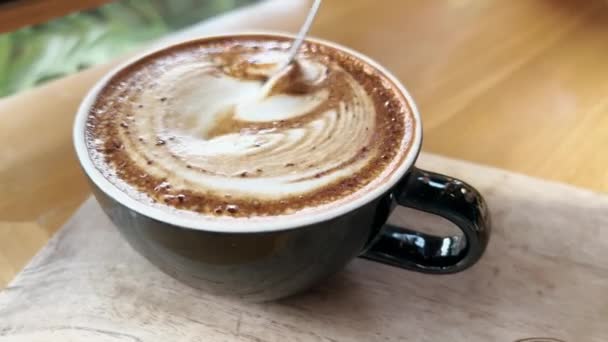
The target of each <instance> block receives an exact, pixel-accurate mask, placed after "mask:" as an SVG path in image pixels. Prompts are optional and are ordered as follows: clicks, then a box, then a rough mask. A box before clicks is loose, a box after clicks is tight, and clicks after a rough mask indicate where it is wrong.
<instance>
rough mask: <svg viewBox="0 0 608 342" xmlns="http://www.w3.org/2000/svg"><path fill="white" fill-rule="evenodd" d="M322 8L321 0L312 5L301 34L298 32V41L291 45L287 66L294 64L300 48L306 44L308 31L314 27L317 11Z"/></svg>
mask: <svg viewBox="0 0 608 342" xmlns="http://www.w3.org/2000/svg"><path fill="white" fill-rule="evenodd" d="M320 6H321V0H315V1H314V3H313V4H312V7H311V8H310V11H309V12H308V15H307V16H306V21H304V24H303V25H302V27H301V28H300V32H298V36H297V37H296V40H295V41H294V42H293V44H292V45H291V49H290V50H289V55H288V58H287V62H286V63H285V66H287V65H289V64H291V63H292V62H293V60H294V59H295V58H296V55H297V54H298V51H299V50H300V47H301V46H302V43H303V42H304V38H306V35H307V34H308V31H310V27H311V26H312V23H313V21H314V20H315V17H316V15H317V11H318V10H319V7H320Z"/></svg>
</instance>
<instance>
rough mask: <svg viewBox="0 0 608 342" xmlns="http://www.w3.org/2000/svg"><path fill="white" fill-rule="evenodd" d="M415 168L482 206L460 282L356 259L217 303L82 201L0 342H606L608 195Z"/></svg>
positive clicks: (13, 290)
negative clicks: (302, 282) (257, 294)
mask: <svg viewBox="0 0 608 342" xmlns="http://www.w3.org/2000/svg"><path fill="white" fill-rule="evenodd" d="M420 159H421V160H420V161H419V163H418V165H419V166H421V167H423V168H428V169H430V170H435V171H439V172H445V173H449V174H451V175H454V176H457V177H461V178H462V179H464V180H466V181H468V182H470V183H471V184H474V185H475V186H477V187H478V188H479V189H480V191H481V192H482V193H483V194H484V195H485V197H486V199H487V201H488V204H489V206H490V211H491V214H492V218H493V220H494V231H493V236H492V239H491V242H490V246H489V247H488V252H487V254H486V255H485V256H484V257H483V258H482V260H481V261H480V262H479V264H477V265H476V266H474V267H473V268H471V269H469V270H467V271H465V272H463V273H459V274H453V275H443V276H437V275H426V274H419V273H414V272H409V271H405V270H401V269H398V268H394V267H390V266H386V265H382V264H378V263H374V262H370V261H366V260H362V259H357V260H354V261H353V262H352V263H351V264H350V265H349V266H348V267H347V268H346V269H345V270H343V271H342V272H340V273H339V274H337V275H335V276H334V277H332V278H331V279H329V280H327V281H326V282H324V283H322V284H319V285H318V286H317V287H315V288H313V289H311V290H310V291H308V292H306V293H304V294H301V295H297V296H295V297H292V298H288V299H284V300H281V301H279V302H274V303H264V304H252V303H244V302H240V301H237V300H233V299H227V298H218V297H213V296H211V295H208V294H206V293H204V292H201V291H199V290H195V289H192V288H189V287H187V286H186V285H183V284H181V283H179V282H177V281H175V280H173V279H172V278H170V277H169V276H167V275H165V274H163V273H161V272H160V271H159V270H157V269H156V268H155V267H154V266H152V265H151V264H149V263H148V262H147V261H146V260H145V259H143V257H141V256H139V255H138V254H136V253H135V252H134V251H133V250H132V249H131V248H130V247H129V246H128V245H127V243H126V242H125V241H124V240H123V239H122V237H121V236H120V235H119V233H118V231H117V230H116V228H115V227H114V226H113V225H112V224H111V223H110V221H109V220H108V219H107V218H106V216H105V215H104V214H103V213H102V211H101V209H100V208H99V206H98V205H97V202H95V200H94V199H89V200H88V201H87V202H86V203H85V204H84V205H83V206H82V207H81V208H80V209H79V210H78V212H77V213H76V215H74V217H73V218H72V219H71V220H70V221H69V222H68V223H67V224H66V225H65V227H63V228H62V230H61V231H60V232H59V233H58V234H57V235H56V236H55V237H54V238H53V239H52V240H51V241H50V242H49V244H48V245H47V246H46V247H45V248H44V249H43V250H42V251H41V252H40V253H39V254H38V255H37V256H36V257H35V258H34V259H33V260H32V261H31V262H30V264H29V265H28V266H27V267H26V268H25V269H24V270H23V271H22V272H21V273H20V274H19V275H18V276H17V277H16V278H15V279H14V281H13V282H12V283H11V284H10V285H9V287H8V288H6V289H5V290H4V291H3V292H1V293H0V342H6V341H28V342H34V341H93V342H97V341H116V342H118V341H248V342H250V341H483V342H486V341H508V342H512V341H518V340H522V339H526V338H531V337H551V338H555V339H559V340H562V341H568V342H584V341H597V342H605V341H608V196H605V195H600V194H596V193H593V192H590V191H585V190H581V189H577V188H573V187H570V186H566V185H561V184H556V183H550V182H546V181H541V180H537V179H533V178H530V177H526V176H522V175H517V174H513V173H509V172H505V171H501V170H497V169H492V168H488V167H482V166H478V165H473V164H470V163H465V162H461V161H456V160H450V159H446V158H443V157H438V156H433V155H428V154H426V155H425V154H423V155H422V156H421V158H420ZM392 219H393V220H396V221H399V220H401V221H408V222H409V221H412V219H414V220H416V221H418V222H417V224H418V225H420V224H424V223H425V222H427V221H425V220H428V217H418V216H417V215H411V214H410V213H405V212H397V213H396V214H395V215H394V216H393V218H392ZM428 222H430V221H428ZM538 341H544V340H538ZM547 341H553V340H547Z"/></svg>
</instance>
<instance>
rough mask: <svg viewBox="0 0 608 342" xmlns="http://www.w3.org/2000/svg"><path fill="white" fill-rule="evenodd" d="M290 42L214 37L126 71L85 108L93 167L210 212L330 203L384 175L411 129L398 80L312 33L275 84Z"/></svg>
mask: <svg viewBox="0 0 608 342" xmlns="http://www.w3.org/2000/svg"><path fill="white" fill-rule="evenodd" d="M290 44H291V42H290V41H289V40H288V38H281V37H275V36H263V35H256V36H238V37H216V38H208V39H204V40H199V41H192V42H187V43H183V44H181V45H177V46H173V47H170V48H167V49H164V50H161V51H158V52H155V53H152V54H150V55H148V56H146V57H144V58H142V59H140V60H138V61H137V62H135V63H133V64H131V65H129V66H128V67H126V68H124V69H123V70H121V71H119V72H118V73H117V74H115V75H114V76H113V77H112V78H111V79H110V81H109V82H108V83H107V84H106V85H105V86H104V87H103V88H102V90H101V91H100V92H99V94H98V96H97V98H96V100H95V103H94V105H93V106H92V107H91V109H90V112H89V116H88V118H87V124H86V137H85V140H86V144H87V148H88V150H89V155H90V156H91V159H92V160H93V162H94V164H95V166H96V167H97V169H98V170H100V171H101V173H102V174H103V175H104V177H106V178H107V179H108V180H109V181H110V182H112V183H113V184H114V185H116V186H117V187H118V188H120V189H121V190H122V191H123V192H125V193H127V194H128V195H130V196H132V197H134V198H136V199H137V200H138V201H142V202H144V203H149V204H150V205H155V206H160V207H163V208H166V209H168V210H187V211H192V212H196V213H201V214H203V215H211V216H233V217H253V216H273V215H289V214H293V213H295V212H301V211H305V210H322V209H323V208H327V207H331V206H335V205H339V204H340V203H344V202H345V201H348V200H351V199H353V198H355V197H357V196H360V195H362V194H364V193H365V192H366V190H369V189H372V188H374V187H375V186H377V185H378V184H380V183H381V182H383V181H386V179H387V178H388V177H389V176H390V174H391V172H392V171H393V170H394V169H395V168H396V167H397V166H398V165H399V163H400V162H401V161H402V160H403V158H405V156H406V155H407V150H408V149H409V147H410V145H411V140H412V137H413V134H414V133H413V132H414V118H413V116H412V113H411V110H410V108H409V107H408V103H407V101H406V99H405V98H404V96H403V95H402V94H401V93H400V92H399V90H398V89H397V86H396V85H395V84H393V83H392V82H391V81H390V80H389V79H387V78H386V77H385V76H384V75H382V73H381V72H380V71H378V70H376V69H375V68H374V67H372V66H370V65H369V64H367V63H365V62H364V61H362V60H360V59H358V58H356V57H354V56H351V55H350V54H348V53H346V52H343V51H340V50H337V49H335V48H332V47H328V46H325V45H323V44H321V43H315V42H306V43H305V44H304V45H303V47H302V50H301V53H300V54H299V56H298V59H297V63H295V64H293V65H292V66H290V67H289V68H287V69H286V70H284V74H283V75H281V77H278V78H276V81H275V82H270V83H268V82H267V80H268V79H269V77H271V76H272V75H274V74H275V73H276V72H277V69H278V68H279V66H280V65H281V63H283V62H284V61H285V59H286V58H287V51H288V49H289V47H290ZM263 87H265V88H264V89H263Z"/></svg>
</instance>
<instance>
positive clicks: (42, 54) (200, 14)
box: [0, 0, 259, 97]
mask: <svg viewBox="0 0 608 342" xmlns="http://www.w3.org/2000/svg"><path fill="white" fill-rule="evenodd" d="M256 1H259V0H119V1H115V2H111V3H109V4H107V5H104V6H101V7H98V8H96V9H93V10H88V11H83V12H79V13H74V14H70V15H68V16H65V17H63V18H59V19H55V20H53V21H50V22H48V23H44V24H41V25H35V26H31V27H26V28H22V29H19V30H17V31H14V32H9V33H5V34H0V97H3V96H8V95H11V94H14V93H17V92H19V91H21V90H24V89H27V88H31V87H33V86H35V85H38V84H41V83H43V82H45V81H48V80H51V79H54V78H57V77H61V76H65V75H67V74H70V73H73V72H76V71H78V70H81V69H84V68H87V67H89V66H91V65H95V64H98V63H103V62H105V61H108V60H110V59H112V58H113V57H115V56H117V55H120V54H124V53H125V52H128V51H129V50H132V49H134V48H136V47H138V46H140V45H141V44H143V43H145V42H148V41H150V40H153V39H156V38H159V37H161V36H163V35H165V34H167V33H170V32H173V31H176V30H179V29H182V28H185V27H187V26H190V25H192V24H195V23H197V22H200V21H201V20H203V19H205V18H208V17H211V16H213V15H216V14H219V13H221V12H225V11H228V10H231V9H234V8H237V7H240V6H243V5H246V4H250V3H253V2H256Z"/></svg>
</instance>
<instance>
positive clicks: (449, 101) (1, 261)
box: [0, 0, 608, 284]
mask: <svg viewBox="0 0 608 342" xmlns="http://www.w3.org/2000/svg"><path fill="white" fill-rule="evenodd" d="M306 2H307V1H305V0H292V1H289V2H287V1H283V0H273V1H270V2H269V3H266V4H264V5H262V7H261V8H258V9H256V10H254V11H241V12H238V13H236V14H235V15H231V16H227V17H226V16H225V17H223V18H221V19H220V20H219V21H215V22H214V23H212V24H209V25H211V26H212V29H213V30H215V31H223V30H225V29H235V28H268V29H283V30H294V28H295V27H296V25H297V23H298V21H299V20H300V18H301V13H302V12H303V10H304V8H305V6H306ZM313 34H314V35H316V36H319V37H323V38H327V39H330V40H334V41H337V42H339V43H342V44H345V45H348V46H351V47H353V48H355V49H357V50H360V51H362V52H364V53H366V54H368V55H370V56H372V57H373V58H375V59H376V60H378V61H379V62H381V63H383V64H384V65H386V66H387V67H388V68H389V69H391V70H392V71H393V72H394V73H395V74H396V75H397V76H398V77H399V78H400V79H401V80H402V81H403V82H404V84H405V85H406V86H407V87H408V88H409V89H410V90H411V91H412V93H413V94H414V97H415V98H416V99H417V102H418V104H419V106H420V109H421V112H422V117H423V120H424V133H425V139H424V140H425V141H424V150H426V151H429V152H434V153H439V154H444V155H448V156H451V157H455V158H461V159H466V160H470V161H474V162H478V163H482V164H490V165H494V166H498V167H501V168H505V169H508V170H512V171H516V172H523V173H526V174H529V175H532V176H537V177H542V178H546V179H550V180H557V181H562V182H567V183H570V184H574V185H578V186H582V187H587V188H591V189H594V190H598V191H604V192H605V191H608V172H607V168H608V153H607V152H606V151H607V150H608V96H606V94H608V3H606V2H605V1H599V0H598V1H592V0H585V1H578V0H517V1H499V0H486V1H475V0H432V1H428V0H383V1H377V0H330V1H325V3H324V7H323V8H322V10H321V12H320V17H319V18H318V21H317V22H316V24H315V27H314V29H313ZM58 62H60V61H58ZM108 68H109V66H108V65H106V66H99V67H96V68H93V69H90V70H87V71H84V72H82V73H80V74H77V75H73V76H70V77H67V78H65V79H61V80H58V81H55V82H52V83H49V84H47V85H44V86H42V87H39V88H37V89H34V90H31V91H26V92H24V93H21V94H18V95H16V96H13V97H11V98H7V99H4V100H0V122H1V125H0V194H2V196H1V197H0V284H4V283H6V282H8V281H9V280H10V279H11V278H12V276H13V275H14V273H15V272H17V271H18V270H19V269H20V268H21V267H22V266H23V265H24V263H25V262H27V260H29V258H30V257H31V256H32V255H33V254H34V253H35V252H36V251H37V250H38V249H39V248H40V247H41V246H42V245H43V244H44V243H45V242H46V241H47V240H48V238H49V236H50V235H51V234H52V233H53V232H54V231H55V230H56V229H57V228H58V227H59V226H60V225H61V224H62V223H63V222H64V221H65V220H66V218H67V217H69V216H70V215H71V214H72V213H73V211H74V209H75V208H76V207H77V206H78V205H79V204H80V203H81V202H82V201H83V200H84V199H85V198H86V197H87V196H88V194H89V190H88V187H87V184H86V183H85V180H84V177H83V176H82V174H81V171H80V169H79V167H78V164H77V162H76V160H75V156H74V153H73V150H72V143H71V135H70V132H71V125H72V119H73V115H74V112H75V110H76V107H77V106H78V103H79V101H80V99H81V98H82V97H83V95H84V94H85V93H86V91H87V89H88V88H89V87H90V86H91V85H92V84H93V83H94V82H95V81H96V80H97V79H98V78H99V77H100V76H101V75H102V74H103V73H104V72H105V71H107V69H108Z"/></svg>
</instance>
